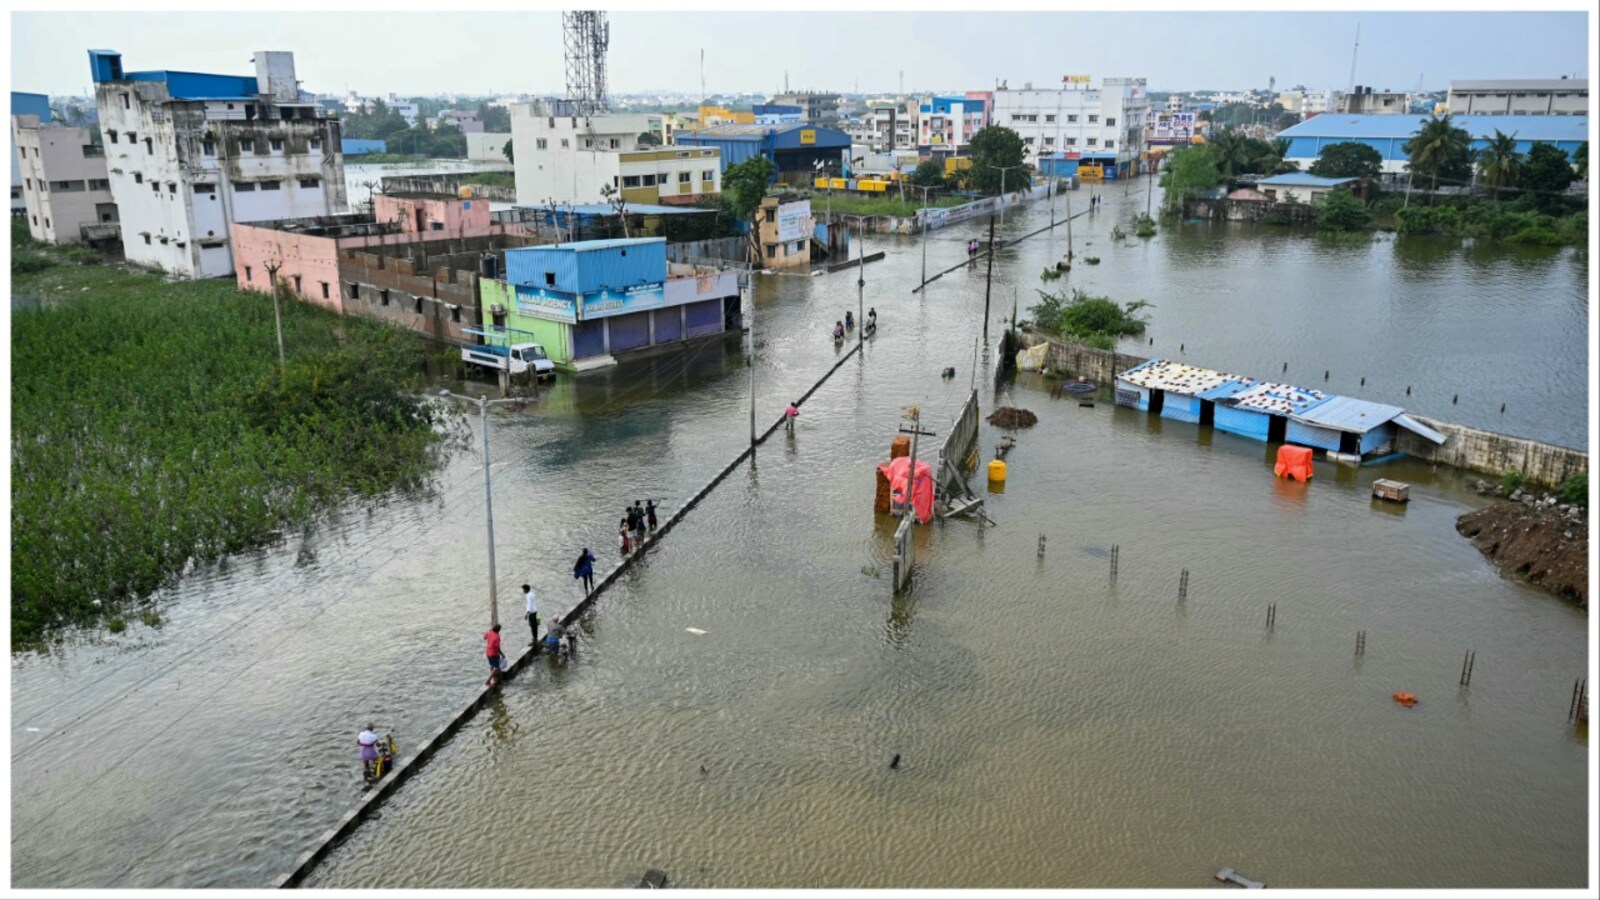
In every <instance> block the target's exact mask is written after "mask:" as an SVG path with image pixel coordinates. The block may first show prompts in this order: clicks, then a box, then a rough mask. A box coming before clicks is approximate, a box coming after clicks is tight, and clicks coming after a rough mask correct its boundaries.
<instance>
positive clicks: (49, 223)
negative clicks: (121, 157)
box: [11, 115, 119, 244]
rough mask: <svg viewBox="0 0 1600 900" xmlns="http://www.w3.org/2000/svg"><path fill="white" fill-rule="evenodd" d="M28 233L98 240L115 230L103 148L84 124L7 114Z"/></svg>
mask: <svg viewBox="0 0 1600 900" xmlns="http://www.w3.org/2000/svg"><path fill="white" fill-rule="evenodd" d="M11 139H12V143H13V146H15V147H16V151H17V161H18V164H19V165H20V167H21V176H22V198H23V205H24V215H26V216H27V219H28V233H29V234H30V235H32V236H33V239H34V240H36V241H44V242H45V243H49V244H80V243H99V242H100V241H109V240H115V239H116V238H117V237H118V236H119V228H118V225H117V204H116V201H115V200H113V199H112V198H111V183H110V182H109V181H107V180H106V158H105V153H104V152H103V148H101V147H100V145H98V144H94V143H91V142H90V136H89V131H88V129H86V128H68V127H66V126H64V125H50V124H41V123H40V121H39V117H38V116H31V115H28V116H12V117H11Z"/></svg>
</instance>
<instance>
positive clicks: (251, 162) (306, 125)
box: [89, 50, 345, 278]
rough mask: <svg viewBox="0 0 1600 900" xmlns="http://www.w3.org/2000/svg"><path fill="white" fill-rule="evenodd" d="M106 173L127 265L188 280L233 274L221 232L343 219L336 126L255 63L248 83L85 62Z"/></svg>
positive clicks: (271, 69)
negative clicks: (235, 226) (267, 223)
mask: <svg viewBox="0 0 1600 900" xmlns="http://www.w3.org/2000/svg"><path fill="white" fill-rule="evenodd" d="M89 65H90V71H91V75H92V77H93V79H94V83H95V102H96V105H97V106H98V107H99V110H100V127H101V131H102V133H103V134H104V136H105V152H106V160H105V161H106V171H107V177H108V180H109V181H110V182H111V194H112V196H113V197H114V198H115V199H116V203H117V213H118V216H119V218H120V220H121V223H122V246H123V253H124V255H125V256H126V257H127V259H128V260H129V261H130V262H135V263H139V264H141V265H147V266H157V267H160V268H161V269H163V270H165V271H167V272H173V273H178V274H182V275H186V276H188V277H191V278H214V277H220V276H226V275H231V274H233V252H232V249H231V247H230V246H229V226H230V224H231V223H233V222H255V221H262V220H276V219H297V218H305V217H309V216H325V215H334V214H337V213H342V212H344V210H345V184H344V158H343V156H342V155H341V153H340V145H339V139H340V134H339V122H338V120H337V119H330V118H326V115H325V113H324V111H323V109H322V107H321V106H320V105H318V104H317V103H316V101H315V100H313V99H312V98H311V97H310V95H308V94H302V93H301V91H300V88H299V83H298V82H297V81H296V80H295V75H294V54H292V53H284V52H279V51H257V52H256V54H255V65H256V74H255V77H249V76H234V75H209V74H201V73H197V72H177V71H167V70H161V71H153V72H124V71H123V70H122V56H121V54H119V53H116V52H114V51H109V50H91V51H89Z"/></svg>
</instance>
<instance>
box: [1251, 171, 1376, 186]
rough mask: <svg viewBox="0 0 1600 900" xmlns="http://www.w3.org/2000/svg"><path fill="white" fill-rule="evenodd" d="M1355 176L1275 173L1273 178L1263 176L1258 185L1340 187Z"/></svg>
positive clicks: (1351, 180)
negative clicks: (1339, 176) (1334, 176)
mask: <svg viewBox="0 0 1600 900" xmlns="http://www.w3.org/2000/svg"><path fill="white" fill-rule="evenodd" d="M1356 180H1358V179H1355V178H1327V177H1324V176H1322V175H1312V174H1311V173H1310V172H1287V173H1285V174H1283V175H1274V176H1272V177H1271V178H1262V179H1260V180H1258V181H1257V182H1256V185H1257V186H1266V187H1327V188H1331V187H1338V186H1339V185H1341V184H1349V183H1351V182H1353V181H1356Z"/></svg>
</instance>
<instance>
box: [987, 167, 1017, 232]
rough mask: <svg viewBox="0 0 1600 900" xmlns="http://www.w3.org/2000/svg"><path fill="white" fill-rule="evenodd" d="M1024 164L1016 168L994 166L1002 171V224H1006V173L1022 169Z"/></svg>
mask: <svg viewBox="0 0 1600 900" xmlns="http://www.w3.org/2000/svg"><path fill="white" fill-rule="evenodd" d="M1022 165H1023V164H1022V163H1018V164H1017V165H1014V166H994V168H996V169H999V170H1000V224H1001V225H1004V224H1006V172H1007V171H1009V170H1011V169H1020V168H1022Z"/></svg>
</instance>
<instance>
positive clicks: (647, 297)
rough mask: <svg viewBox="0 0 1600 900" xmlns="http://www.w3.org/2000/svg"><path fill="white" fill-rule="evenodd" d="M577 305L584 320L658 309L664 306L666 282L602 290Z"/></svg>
mask: <svg viewBox="0 0 1600 900" xmlns="http://www.w3.org/2000/svg"><path fill="white" fill-rule="evenodd" d="M579 305H580V306H581V308H582V310H583V318H585V319H601V318H605V317H606V316H620V315H625V314H627V313H634V312H642V311H643V310H647V309H659V308H661V307H662V306H665V305H666V282H663V281H651V282H646V283H644V284H636V285H633V286H632V287H626V288H603V289H601V290H598V291H595V292H593V293H591V294H585V295H584V296H583V297H582V298H581V301H580V304H579Z"/></svg>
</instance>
